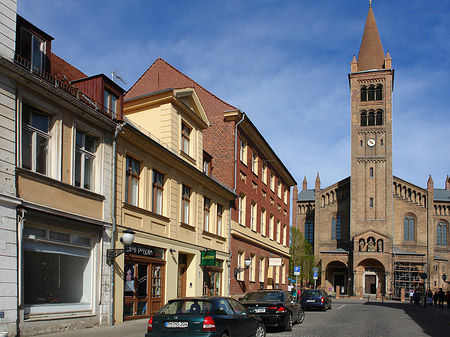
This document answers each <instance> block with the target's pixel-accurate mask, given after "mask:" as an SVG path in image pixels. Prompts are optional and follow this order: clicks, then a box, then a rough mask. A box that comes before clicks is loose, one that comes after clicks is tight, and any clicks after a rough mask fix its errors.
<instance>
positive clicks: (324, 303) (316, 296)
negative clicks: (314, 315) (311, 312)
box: [301, 289, 331, 311]
mask: <svg viewBox="0 0 450 337" xmlns="http://www.w3.org/2000/svg"><path fill="white" fill-rule="evenodd" d="M301 304H302V308H304V309H310V308H319V309H322V310H324V311H326V310H327V309H331V298H330V297H329V296H328V295H327V293H326V292H325V291H323V290H321V289H307V290H304V291H302V297H301Z"/></svg>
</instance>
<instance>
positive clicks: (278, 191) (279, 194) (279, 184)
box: [277, 179, 281, 199]
mask: <svg viewBox="0 0 450 337" xmlns="http://www.w3.org/2000/svg"><path fill="white" fill-rule="evenodd" d="M277 195H278V198H280V199H281V181H280V179H278V184H277Z"/></svg>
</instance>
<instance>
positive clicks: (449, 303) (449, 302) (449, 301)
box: [445, 290, 450, 309]
mask: <svg viewBox="0 0 450 337" xmlns="http://www.w3.org/2000/svg"><path fill="white" fill-rule="evenodd" d="M445 298H446V299H447V308H449V309H450V291H448V290H447V292H446V293H445Z"/></svg>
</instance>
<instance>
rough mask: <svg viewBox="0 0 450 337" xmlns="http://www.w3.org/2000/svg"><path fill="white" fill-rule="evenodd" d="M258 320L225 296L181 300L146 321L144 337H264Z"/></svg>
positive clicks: (260, 322)
mask: <svg viewBox="0 0 450 337" xmlns="http://www.w3.org/2000/svg"><path fill="white" fill-rule="evenodd" d="M265 335H266V328H265V326H264V323H263V322H262V319H261V318H260V317H259V316H257V315H253V314H250V313H249V312H248V311H247V309H245V307H244V306H243V305H242V304H241V303H239V302H238V301H237V300H235V299H232V298H227V297H212V296H204V297H185V298H177V299H173V300H170V301H169V302H167V304H165V305H164V306H163V307H162V308H161V309H160V310H159V311H158V312H157V313H156V314H155V315H153V316H152V317H150V319H149V321H148V327H147V333H146V334H145V337H153V336H155V337H156V336H158V337H160V336H162V337H165V336H167V337H170V336H198V337H200V336H201V337H216V336H217V337H226V336H233V337H249V336H256V337H264V336H265Z"/></svg>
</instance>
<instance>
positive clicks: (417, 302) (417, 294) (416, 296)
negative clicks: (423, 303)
mask: <svg viewBox="0 0 450 337" xmlns="http://www.w3.org/2000/svg"><path fill="white" fill-rule="evenodd" d="M413 299H414V306H420V292H419V291H418V290H416V291H414V294H413Z"/></svg>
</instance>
